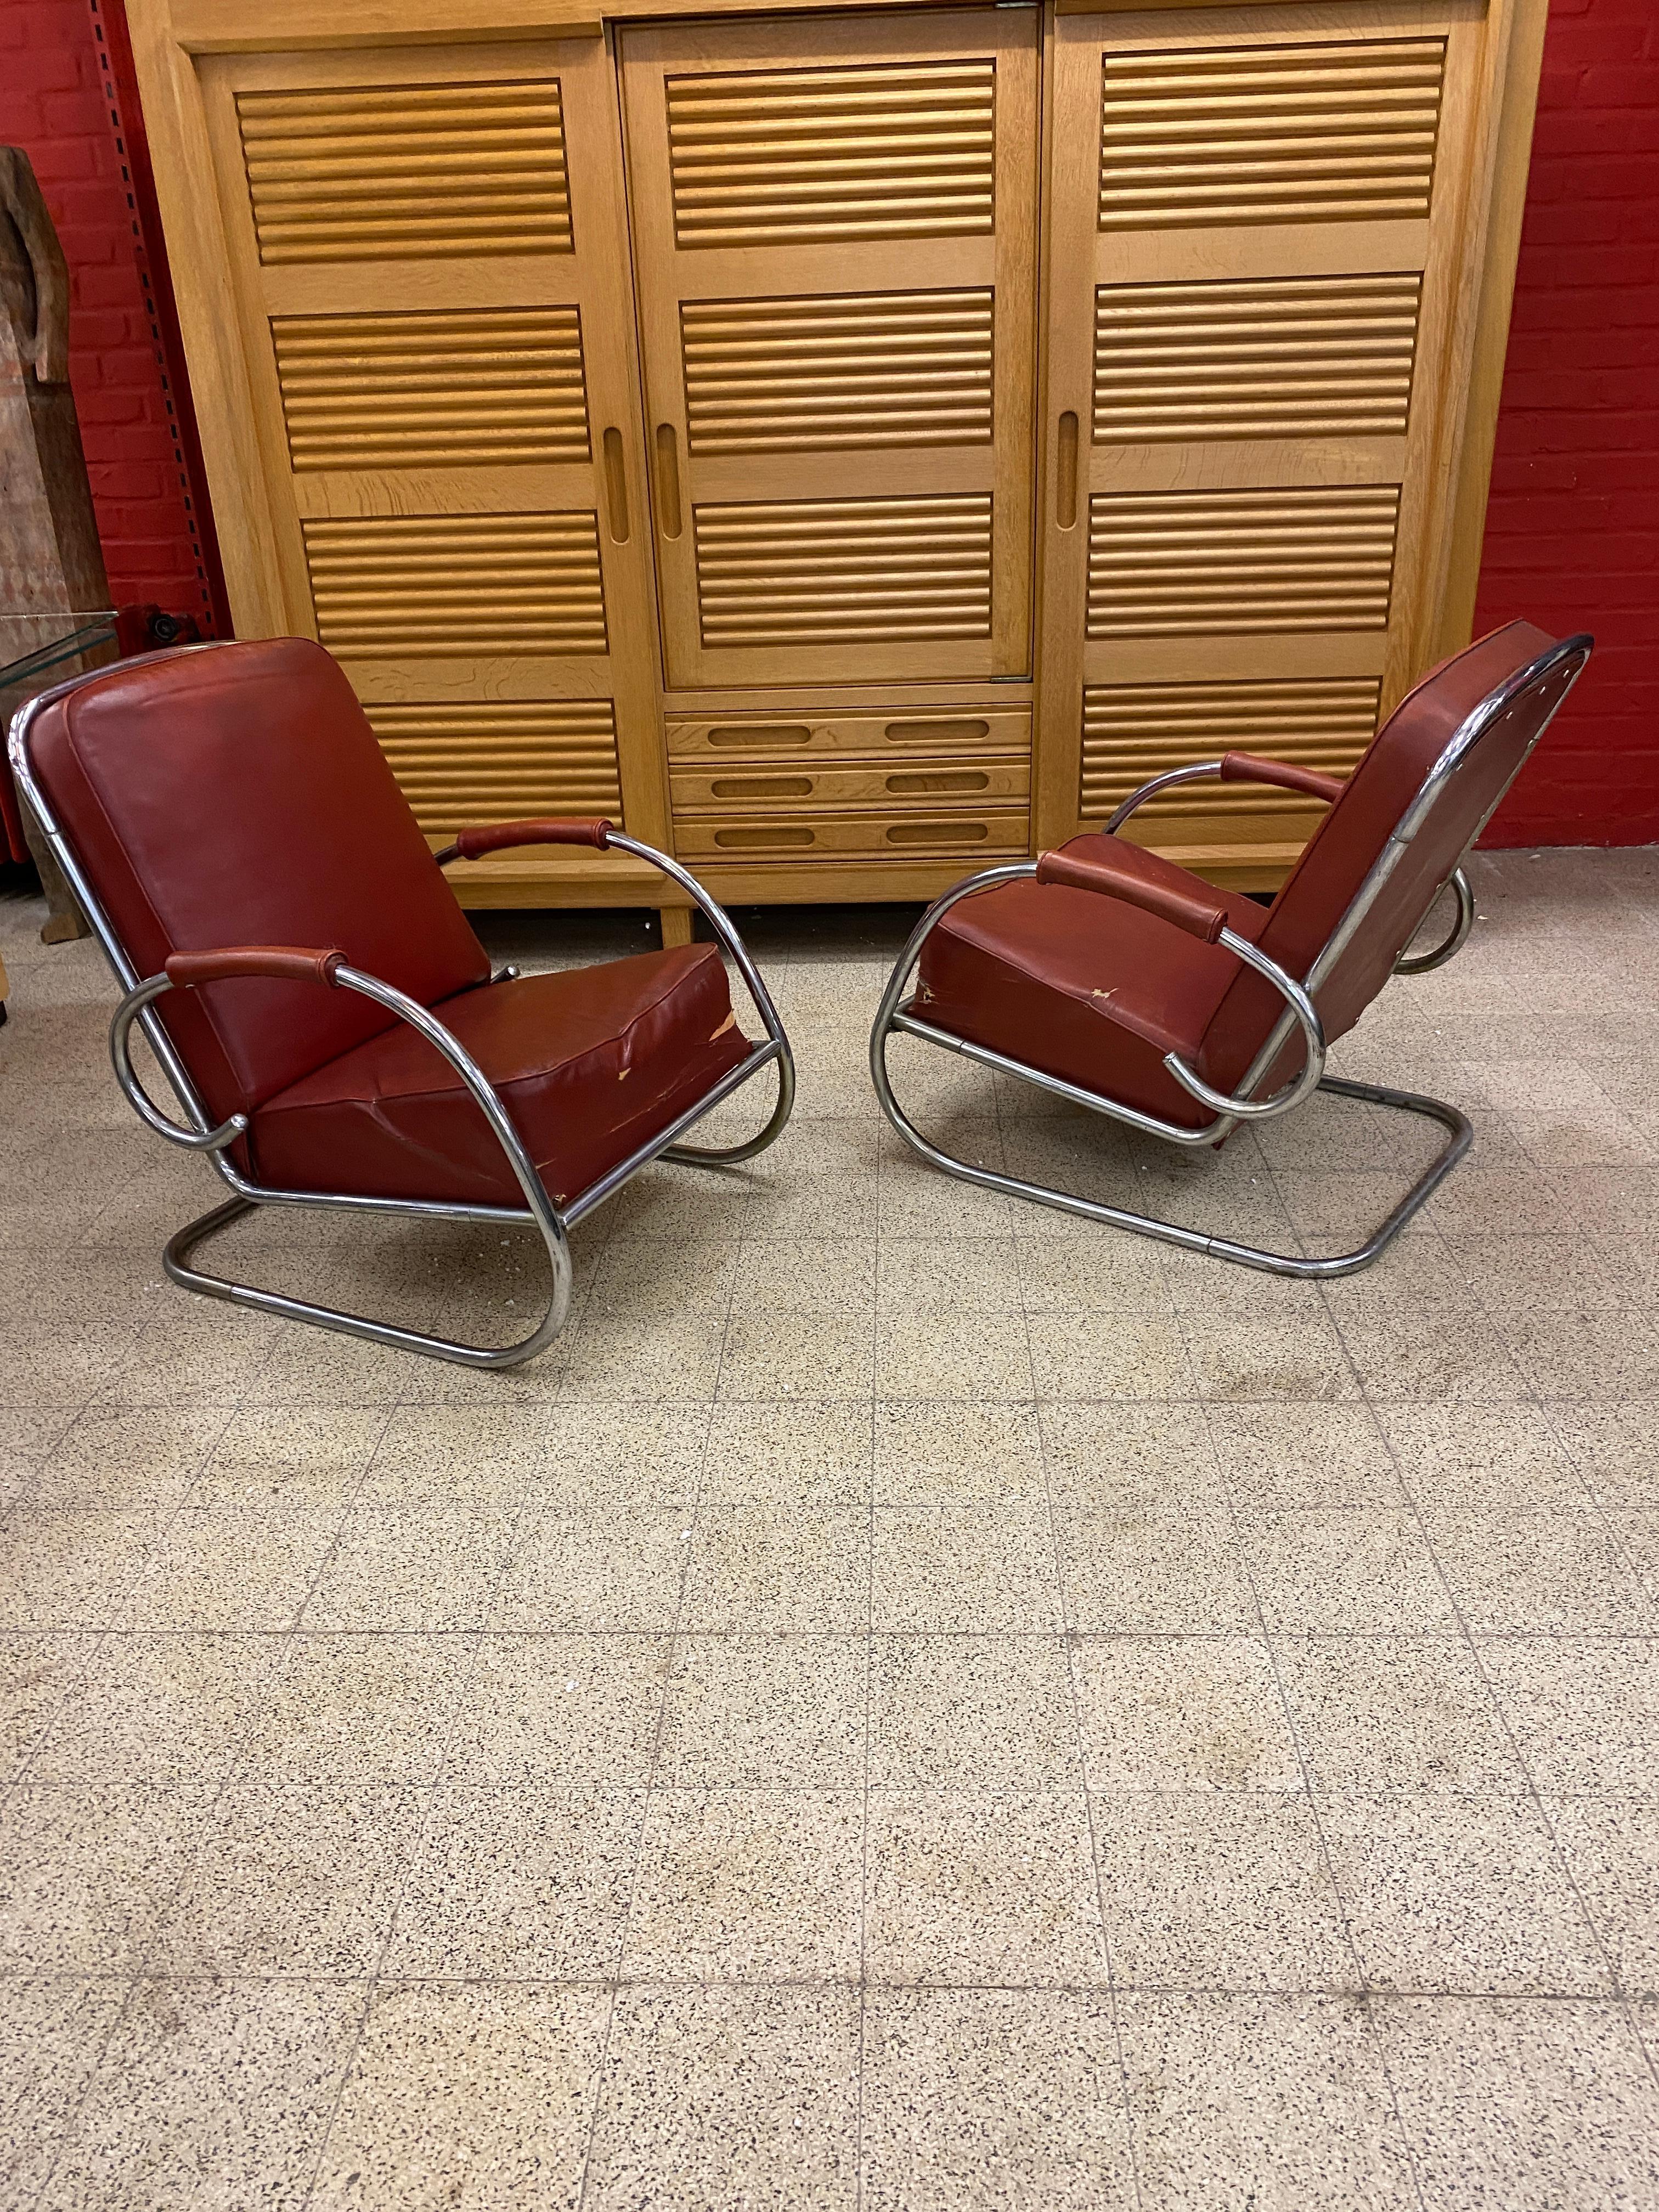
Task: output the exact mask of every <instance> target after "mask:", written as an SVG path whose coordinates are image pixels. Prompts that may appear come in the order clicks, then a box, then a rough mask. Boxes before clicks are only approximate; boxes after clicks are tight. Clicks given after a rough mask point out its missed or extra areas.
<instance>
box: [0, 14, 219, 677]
mask: <svg viewBox="0 0 1659 2212" xmlns="http://www.w3.org/2000/svg"><path fill="white" fill-rule="evenodd" d="M119 4H120V0H112V5H111V6H110V7H108V8H106V6H105V5H103V4H101V0H0V143H3V144H6V145H12V146H21V147H22V148H23V149H24V150H25V152H26V153H27V155H28V156H29V159H30V160H31V161H33V164H34V170H35V174H36V175H37V176H38V177H39V178H40V185H41V190H42V191H44V193H45V194H46V204H47V206H48V207H49V208H50V209H51V210H52V219H53V221H54V222H56V224H57V226H58V236H59V238H60V239H61V240H62V241H63V246H64V254H65V256H66V257H67V258H68V261H69V264H70V280H71V291H70V381H71V383H72V384H73V386H74V388H75V404H76V411H77V413H78V414H79V416H80V418H81V440H82V445H83V446H84V447H85V448H86V456H87V467H88V473H89V475H90V477H91V480H92V495H93V503H94V507H95V508H96V510H97V514H98V528H99V534H100V537H101V538H102V539H103V545H104V560H105V564H106V567H107V568H108V570H109V582H110V591H111V594H112V598H113V599H114V600H115V602H116V604H117V605H127V604H131V603H134V602H138V603H142V602H144V601H147V600H155V602H157V603H158V604H159V605H161V606H163V607H165V608H167V610H168V611H171V612H173V613H175V614H191V615H194V616H195V617H196V618H197V621H198V622H199V623H201V625H202V628H203V630H204V633H210V632H212V631H214V630H220V631H222V632H224V633H225V634H228V631H229V627H230V625H229V621H228V617H227V615H226V612H225V605H224V585H223V581H222V578H221V575H220V573H219V558H218V552H217V549H216V546H215V545H214V543H213V534H212V521H211V518H210V514H209V512H208V507H207V497H206V485H205V482H204V477H203V473H202V465H201V455H200V452H199V449H198V447H197V442H196V432H195V424H194V422H193V420H192V419H191V412H190V401H189V396H188V392H187V389H186V386H185V378H184V364H183V361H182V358H181V355H180V350H179V339H178V331H177V325H176V323H175V321H174V319H173V300H172V295H171V292H170V290H169V289H168V285H167V270H166V264H165V261H164V259H163V258H162V255H161V237H160V226H159V222H158V221H157V218H156V216H155V201H154V197H153V192H152V189H151V186H150V181H149V160H148V156H147V155H146V153H145V150H144V146H143V131H142V128H141V127H140V117H139V109H138V100H137V92H136V90H135V89H134V88H133V84H132V65H131V53H130V52H129V49H128V46H127V40H126V26H125V20H124V19H123V18H122V17H121V15H120V14H119Z"/></svg>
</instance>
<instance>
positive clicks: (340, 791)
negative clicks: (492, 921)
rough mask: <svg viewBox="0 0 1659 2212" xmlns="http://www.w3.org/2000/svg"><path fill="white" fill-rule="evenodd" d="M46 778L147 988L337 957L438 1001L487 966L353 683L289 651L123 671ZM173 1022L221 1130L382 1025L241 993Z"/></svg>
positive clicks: (79, 697) (306, 994)
mask: <svg viewBox="0 0 1659 2212" xmlns="http://www.w3.org/2000/svg"><path fill="white" fill-rule="evenodd" d="M31 752H32V755H33V760H34V765H35V770H36V773H37V775H39V777H40V782H41V785H42V787H43V788H44V790H45V792H46V797H47V799H48V801H49V803H50V804H51V805H52V808H53V810H54V811H55V812H56V813H57V814H58V818H59V820H60V821H61V823H62V824H63V826H64V830H65V831H66V833H67V835H68V836H69V840H70V845H71V846H72V847H73V848H74V849H75V851H76V854H78V855H79V857H80V860H81V862H82V866H83V867H84V868H85V869H86V872H87V873H88V876H89V877H90V878H91V880H92V884H93V888H94V890H96V892H97V894H98V896H99V897H100V900H101V901H102V902H103V903H104V905H105V907H106V909H107V911H108V913H109V915H110V918H111V920H112V922H113V923H114V925H115V928H116V931H117V933H118V935H119V936H120V938H121V939H122V941H123V942H124V943H125V945H126V947H127V949H128V951H129V952H130V953H131V957H132V960H133V964H134V965H135V966H136V968H137V970H138V973H139V974H140V975H154V974H155V972H156V971H157V969H160V968H161V966H162V965H163V963H165V961H166V960H167V957H168V955H169V954H170V953H173V952H194V951H205V950H208V949H210V948H212V947H216V946H219V945H337V946H339V947H340V948H341V949H342V950H343V952H344V953H345V956H346V957H347V959H348V960H349V962H350V963H351V964H352V965H353V966H354V967H356V968H362V969H367V970H368V972H369V973H370V974H371V975H379V976H381V977H383V978H384V979H385V981H387V982H388V983H393V984H395V985H396V986H397V987H398V989H399V990H402V991H405V992H407V993H408V994H409V995H410V997H411V998H413V999H417V1000H420V1001H421V1002H422V1004H423V1005H428V1006H429V1005H431V1004H432V1003H433V1002H434V1001H435V1000H438V999H444V998H448V997H449V996H450V995H451V994H453V993H454V992H456V991H459V990H462V989H465V987H466V986H467V985H468V984H469V983H475V982H479V981H483V978H484V977H485V976H487V975H488V974H489V962H488V961H487V959H486V958H485V957H484V952H483V947H482V945H480V944H479V943H478V940H477V938H476V937H475V936H474V935H473V933H472V930H471V926H470V924H469V923H468V921H467V920H466V917H465V915H463V914H462V912H461V910H460V908H459V906H458V905H457V904H456V902H455V896H454V893H453V891H452V890H450V888H449V886H448V884H447V883H446V882H445V881H444V879H443V877H442V875H441V873H440V872H439V870H438V868H437V866H436V865H435V862H434V860H433V858H432V855H431V853H430V851H429V850H428V846H427V843H426V840H425V839H424V838H423V837H422V835H421V833H420V830H419V829H418V828H417V827H416V822H415V817H414V816H413V815H412V814H411V813H410V810H409V804H408V801H407V800H406V799H404V795H403V793H401V792H400V791H399V790H398V786H397V784H396V783H395V781H393V779H392V771H391V769H389V768H388V767H387V766H386V757H385V755H384V754H383V753H382V752H381V750H380V746H379V745H378V744H376V743H375V741H374V732H373V731H372V730H371V729H370V728H369V726H368V722H367V720H365V719H364V715H363V710H362V708H361V707H360V706H359V705H358V703H357V701H356V696H354V694H353V692H352V690H351V687H350V685H349V684H348V683H347V682H346V679H345V678H344V677H343V675H342V674H341V672H340V671H339V669H338V668H337V666H336V665H335V664H334V662H333V661H332V660H331V659H330V658H329V656H328V654H327V653H325V652H324V651H323V649H322V647H320V646H319V645H313V643H312V642H311V641H309V640H308V639H305V638H293V637H289V638H269V639H263V640H260V641H255V642H252V643H249V644H246V645H226V646H218V647H212V648H210V649H209V650H208V651H206V652H201V653H161V654H157V655H155V656H154V657H152V658H149V659H137V660H131V661H123V662H120V663H118V665H116V666H115V667H113V668H112V669H111V670H110V671H109V672H108V674H107V675H106V676H102V677H100V678H98V679H97V680H96V681H95V682H94V683H91V684H87V685H86V686H85V687H84V688H83V689H82V690H79V691H76V692H75V693H73V694H72V695H71V696H70V697H69V698H68V699H66V700H64V702H61V703H60V704H58V706H55V707H50V708H46V709H44V710H43V712H42V713H41V714H40V715H39V716H38V717H37V718H36V720H35V723H34V727H33V737H32V742H31ZM156 1012H157V1013H158V1014H159V1015H160V1016H161V1019H162V1020H163V1021H164V1022H165V1023H166V1024H167V1029H168V1030H169V1032H170V1033H171V1035H172V1036H173V1039H174V1041H175V1042H177V1044H178V1046H179V1051H180V1052H181V1054H183V1056H184V1060H185V1065H186V1066H187V1067H188V1068H189V1070H190V1072H191V1075H192V1076H193V1077H194V1078H195V1079H196V1082H197V1085H198V1086H199V1087H200V1089H201V1091H202V1094H203V1097H204V1101H205V1103H206V1105H207V1109H208V1112H209V1114H210V1115H212V1116H213V1117H215V1118H216V1119H220V1120H222V1119H223V1118H224V1117H225V1116H227V1115H230V1114H233V1113H246V1112H248V1111H249V1110H250V1109H252V1108H253V1107H255V1106H257V1105H258V1104H259V1103H261V1102H262V1101H263V1100H264V1099H266V1098H269V1097H272V1096H273V1095H274V1094H275V1093H276V1092H277V1091H282V1090H284V1089H286V1088H287V1086H288V1085H289V1084H292V1083H295V1082H297V1081H298V1080H299V1079H300V1078H301V1076H303V1075H306V1074H308V1073H310V1071H311V1070H312V1069H313V1068H315V1067H319V1066H322V1065H323V1063H324V1062H325V1061H326V1060H333V1059H334V1058H335V1057H336V1056H337V1054H340V1053H343V1052H345V1051H348V1050H349V1049H350V1048H351V1047H352V1046H354V1045H356V1044H359V1043H361V1042H362V1040H363V1039H364V1038H365V1037H368V1036H374V1034H375V1033H376V1032H377V1031H379V1030H384V1029H385V1028H386V1025H387V1024H388V1022H389V1020H390V1019H391V1017H390V1016H389V1015H387V1014H386V1012H385V1010H384V1009H383V1008H382V1007H380V1006H376V1005H375V1004H374V1001H373V1000H370V999H365V998H362V997H360V996H359V995H358V994H356V992H351V991H331V990H325V989H324V988H322V987H320V986H319V987H317V988H314V989H313V988H310V987H307V986H306V985H304V984H301V983H291V982H275V981H267V980H264V979H262V978H238V979H236V980H234V981H225V982H219V983H212V984H208V985H206V986H204V987H203V988H202V989H200V990H197V991H173V992H170V993H169V994H167V997H166V998H165V999H164V1000H161V1001H160V1002H159V1003H158V1005H157V1007H156Z"/></svg>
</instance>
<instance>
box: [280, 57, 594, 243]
mask: <svg viewBox="0 0 1659 2212" xmlns="http://www.w3.org/2000/svg"><path fill="white" fill-rule="evenodd" d="M236 117H237V121H238V124H239V125H240V131H241V139H242V155H243V160H244V162H245V164H246V174H247V186H248V194H249V197H250V199H251V201H252V209H253V229H254V235H255V237H256V238H257V240H258V249H259V258H260V260H261V261H264V262H276V261H335V262H338V261H389V260H393V259H398V258H416V259H421V260H431V259H433V258H442V257H449V256H453V257H457V258H459V257H463V256H464V257H465V258H468V259H471V258H473V257H475V256H476V255H477V254H480V253H524V252H543V253H568V252H569V251H570V248H571V236H570V182H569V178H568V173H567V171H566V167H565V150H564V118H563V114H562V110H561V106H560V100H559V85H558V80H557V79H556V77H555V78H551V79H549V78H542V79H539V80H538V79H534V78H532V79H527V80H522V81H519V82H513V81H512V80H507V81H504V82H477V83H472V84H459V85H448V84H377V85H353V86H349V87H346V86H342V87H339V88H329V87H325V86H317V85H308V86H307V87H306V88H304V89H303V90H299V89H296V90H295V91H292V92H289V91H279V90H276V89H270V90H263V89H257V90H256V89H249V90H246V91H242V92H239V93H238V94H237V95H236Z"/></svg>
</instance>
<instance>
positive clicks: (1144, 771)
mask: <svg viewBox="0 0 1659 2212" xmlns="http://www.w3.org/2000/svg"><path fill="white" fill-rule="evenodd" d="M1381 691H1382V685H1381V683H1380V681H1379V680H1378V679H1376V678H1370V679H1367V678H1364V677H1348V678H1317V677H1279V678H1257V679H1255V681H1250V682H1243V683H1221V684H1090V685H1088V686H1086V687H1085V690H1084V694H1083V811H1084V812H1085V814H1086V815H1089V816H1095V815H1106V814H1109V813H1110V812H1111V811H1112V809H1113V808H1114V807H1115V806H1116V805H1119V804H1120V803H1121V801H1122V800H1123V799H1127V797H1128V795H1129V793H1131V792H1132V791H1133V790H1134V789H1135V788H1136V787H1137V786H1139V785H1140V784H1142V783H1145V782H1146V781H1147V780H1148V779H1149V778H1150V777H1152V776H1155V775H1164V773H1165V772H1166V771H1167V770H1168V769H1176V768H1188V767H1191V766H1192V765H1193V764H1194V763H1195V762H1198V761H1207V760H1215V759H1217V758H1218V757H1219V756H1220V755H1221V754H1223V753H1225V752H1230V751H1232V752H1253V753H1258V754H1265V755H1266V756H1267V757H1268V758H1269V759H1272V760H1283V761H1290V762H1291V763H1294V765H1295V766H1297V767H1298V768H1309V769H1317V770H1318V771H1319V772H1320V773H1321V774H1322V775H1346V774H1347V772H1348V770H1349V769H1351V768H1352V766H1353V764H1354V763H1355V762H1356V761H1357V760H1358V757H1359V756H1360V754H1361V753H1362V752H1364V750H1365V747H1366V746H1367V745H1368V744H1370V739H1371V733H1372V732H1373V731H1374V730H1375V729H1376V716H1377V708H1378V702H1379V699H1380V696H1381ZM1195 796H1196V799H1197V801H1198V806H1197V811H1198V812H1199V813H1200V814H1201V815H1202V816H1205V817H1210V816H1217V817H1222V818H1228V817H1233V816H1236V815H1241V814H1244V815H1268V816H1278V815H1279V814H1282V812H1283V811H1284V801H1283V799H1282V798H1278V797H1275V796H1274V795H1273V793H1271V792H1267V791H1264V790H1263V788H1262V787H1261V785H1259V784H1249V783H1231V784H1218V785H1217V786H1216V787H1214V789H1213V790H1211V789H1210V788H1209V787H1207V786H1206V787H1202V788H1201V789H1200V791H1199V792H1198V793H1196V794H1194V792H1193V791H1192V790H1190V789H1186V790H1181V789H1178V790H1176V791H1175V792H1171V793H1170V794H1169V795H1168V796H1167V798H1164V799H1152V800H1151V801H1149V802H1148V805H1147V806H1146V811H1145V816H1144V817H1141V816H1139V815H1137V816H1136V817H1135V819H1136V820H1137V821H1139V822H1142V823H1143V829H1142V834H1145V833H1146V831H1147V830H1150V829H1152V828H1153V827H1154V826H1155V825H1157V824H1158V823H1159V822H1160V820H1168V819H1169V818H1170V817H1172V816H1177V815H1178V816H1181V817H1182V818H1183V819H1189V818H1190V817H1192V815H1193V813H1194V797H1195Z"/></svg>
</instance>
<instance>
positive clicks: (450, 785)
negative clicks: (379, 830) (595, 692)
mask: <svg viewBox="0 0 1659 2212" xmlns="http://www.w3.org/2000/svg"><path fill="white" fill-rule="evenodd" d="M368 719H369V720H370V722H371V723H372V724H373V726H374V734H375V736H376V737H377V738H379V739H380V744H381V746H382V748H383V749H384V750H385V752H386V758H387V759H388V760H389V761H390V762H391V763H392V769H393V772H394V773H395V774H396V775H397V778H398V782H399V783H400V784H401V785H402V786H403V788H404V793H405V794H406V795H407V797H408V799H409V803H410V805H411V806H412V807H413V808H414V810H415V816H416V820H417V821H418V822H419V823H420V825H421V827H422V829H424V830H426V831H427V832H428V834H430V835H431V836H436V837H439V838H441V839H444V840H446V841H447V840H448V839H450V838H453V836H454V835H455V833H456V831H457V830H458V829H464V828H465V827H466V826H467V824H468V823H480V822H513V821H523V820H526V819H528V818H530V817H534V816H537V815H543V814H598V815H602V816H605V817H608V818H610V819H611V820H614V819H615V818H616V817H617V816H618V815H619V814H620V813H621V811H622V781H621V776H620V773H619V769H618V766H617V725H616V716H615V714H614V712H613V710H612V708H611V702H610V701H609V700H608V699H592V700H580V701H568V702H561V701H538V702H534V703H530V702H524V703H518V702H498V701H488V702H486V701H479V702H475V703H469V704H468V705H466V706H465V707H463V708H457V707H455V706H453V704H451V703H449V702H447V701H436V702H427V703H423V704H421V705H409V704H392V703H390V702H387V703H377V704H373V705H370V706H369V707H368Z"/></svg>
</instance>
